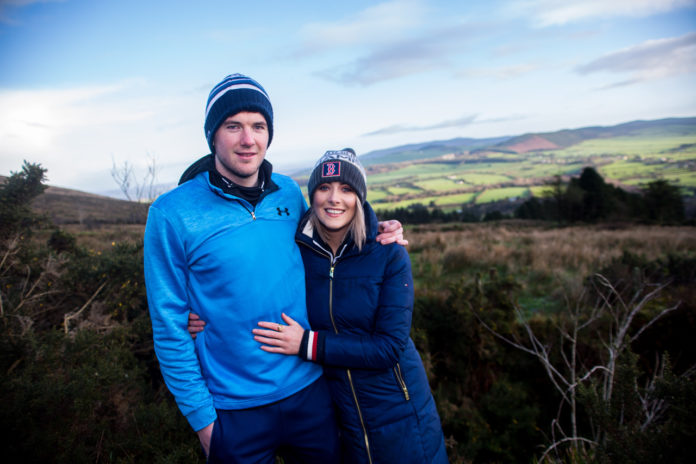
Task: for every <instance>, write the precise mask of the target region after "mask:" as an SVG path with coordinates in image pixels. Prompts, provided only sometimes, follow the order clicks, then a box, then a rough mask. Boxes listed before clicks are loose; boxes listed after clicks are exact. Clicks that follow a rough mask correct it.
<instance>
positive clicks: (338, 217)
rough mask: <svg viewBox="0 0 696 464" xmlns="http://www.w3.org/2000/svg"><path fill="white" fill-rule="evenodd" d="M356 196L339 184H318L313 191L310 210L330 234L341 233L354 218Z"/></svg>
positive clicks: (346, 185)
mask: <svg viewBox="0 0 696 464" xmlns="http://www.w3.org/2000/svg"><path fill="white" fill-rule="evenodd" d="M357 202H358V196H357V195H356V194H355V192H354V191H353V188H352V187H351V186H350V185H348V184H343V183H341V182H327V183H324V184H320V185H319V187H317V189H316V190H315V191H314V200H313V201H312V209H313V210H314V214H316V216H317V218H318V219H319V222H321V223H322V224H323V225H324V227H326V228H327V229H328V230H329V231H331V232H338V231H343V230H344V229H345V228H346V227H348V225H349V224H350V222H351V221H352V220H353V216H355V205H356V203H357Z"/></svg>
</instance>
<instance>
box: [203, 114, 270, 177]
mask: <svg viewBox="0 0 696 464" xmlns="http://www.w3.org/2000/svg"><path fill="white" fill-rule="evenodd" d="M267 147H268V125H267V124H266V118H264V117H263V115H262V114H261V113H250V112H248V111H242V112H240V113H237V114H235V115H233V116H229V117H228V118H227V119H225V122H223V123H222V124H221V125H220V127H219V128H218V130H217V131H216V132H215V136H214V138H213V148H214V149H215V168H216V169H217V170H218V172H219V173H220V174H222V175H223V176H225V177H227V178H228V179H230V180H231V181H232V182H234V183H236V184H238V185H241V186H244V187H253V186H255V185H256V182H257V180H258V177H259V167H260V166H261V163H262V162H263V159H264V157H265V156H266V148H267Z"/></svg>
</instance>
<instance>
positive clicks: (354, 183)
mask: <svg viewBox="0 0 696 464" xmlns="http://www.w3.org/2000/svg"><path fill="white" fill-rule="evenodd" d="M327 182H343V183H344V184H348V185H350V186H351V187H352V188H353V190H355V193H356V194H357V195H358V199H359V200H360V203H365V197H366V196H367V176H366V175H365V168H363V166H362V164H361V163H360V161H359V160H358V157H357V156H356V155H355V152H354V151H353V149H352V148H344V149H343V150H336V151H327V152H326V153H324V155H323V156H322V157H321V158H319V161H317V164H315V165H314V169H313V170H312V174H310V176H309V182H308V183H307V194H308V195H309V202H310V204H311V203H312V197H313V196H314V191H315V190H316V189H317V187H319V186H320V185H321V184H324V183H327Z"/></svg>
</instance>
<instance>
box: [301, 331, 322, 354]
mask: <svg viewBox="0 0 696 464" xmlns="http://www.w3.org/2000/svg"><path fill="white" fill-rule="evenodd" d="M321 339H322V337H321V335H320V333H319V332H315V331H314V330H305V332H304V335H302V342H301V343H300V352H299V355H300V357H301V358H302V359H304V360H305V361H314V362H320V361H321V360H320V359H319V357H320V351H321V350H320V347H321V341H322V340H321Z"/></svg>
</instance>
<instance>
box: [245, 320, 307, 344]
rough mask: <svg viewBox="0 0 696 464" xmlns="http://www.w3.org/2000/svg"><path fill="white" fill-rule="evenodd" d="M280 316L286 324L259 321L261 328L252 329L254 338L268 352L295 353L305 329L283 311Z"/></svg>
mask: <svg viewBox="0 0 696 464" xmlns="http://www.w3.org/2000/svg"><path fill="white" fill-rule="evenodd" d="M281 317H282V318H283V320H284V321H285V323H286V324H287V325H283V324H278V323H276V322H265V321H261V322H259V327H262V328H263V329H254V330H252V332H253V334H254V340H256V341H257V342H259V343H263V345H261V349H262V350H264V351H268V352H269V353H280V354H297V353H299V351H300V344H301V343H302V336H303V335H304V331H305V329H304V328H303V327H302V326H301V325H300V324H298V323H297V322H295V321H294V320H293V319H292V318H291V317H290V316H288V315H287V314H285V313H282V314H281Z"/></svg>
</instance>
